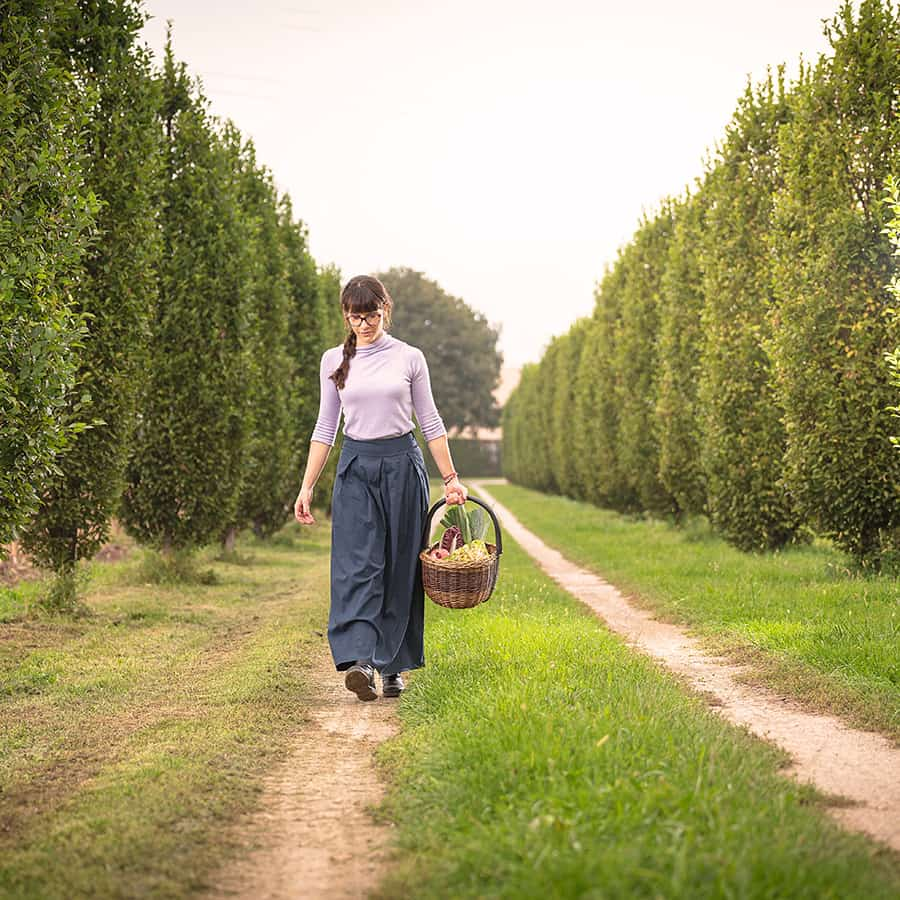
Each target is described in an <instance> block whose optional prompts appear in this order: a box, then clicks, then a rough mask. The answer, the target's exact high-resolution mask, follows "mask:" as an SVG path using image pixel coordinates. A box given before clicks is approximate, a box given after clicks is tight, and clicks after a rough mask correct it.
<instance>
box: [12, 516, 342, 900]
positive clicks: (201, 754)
mask: <svg viewBox="0 0 900 900" xmlns="http://www.w3.org/2000/svg"><path fill="white" fill-rule="evenodd" d="M317 518H319V522H318V523H317V525H315V526H312V527H303V528H301V526H299V525H296V524H292V525H289V526H287V527H286V528H285V529H284V530H283V531H282V532H281V533H280V534H279V535H277V536H276V537H275V538H274V539H273V540H272V541H271V542H267V543H265V544H264V543H261V542H257V541H255V540H253V539H252V538H246V539H244V540H242V541H240V542H239V544H238V553H236V554H234V555H233V556H232V557H231V558H230V560H229V561H227V562H226V561H221V560H218V559H216V557H215V551H214V550H213V549H210V550H208V551H206V552H204V553H203V554H201V560H200V562H201V564H202V565H203V566H206V567H207V569H208V570H211V571H212V572H213V573H214V575H215V581H216V583H215V584H202V583H201V584H193V585H177V584H168V585H158V584H148V583H144V582H143V581H142V580H141V579H142V577H144V576H143V575H142V572H144V571H145V569H144V566H143V564H142V558H141V557H142V555H141V553H140V552H139V551H135V552H133V553H132V554H131V556H129V558H127V559H126V560H123V561H120V562H117V563H110V564H93V566H92V570H93V580H92V587H91V590H90V594H89V595H88V597H87V601H88V605H89V607H90V609H91V611H92V614H91V615H90V616H89V617H87V618H83V619H76V620H74V621H72V620H66V619H51V618H39V619H27V618H24V617H23V616H22V612H23V610H24V608H25V607H26V606H27V600H28V595H29V592H32V591H36V590H38V589H39V585H37V584H23V585H21V586H19V587H17V588H16V589H15V590H12V591H10V590H7V591H5V592H3V593H0V597H2V598H3V601H0V605H3V608H4V610H5V611H4V613H3V618H5V620H6V621H4V622H3V623H2V624H0V896H3V897H4V898H6V897H9V898H26V897H27V898H41V900H46V898H73V897H109V898H115V897H142V898H143V897H159V898H162V897H184V896H187V895H188V894H190V893H191V892H192V891H194V890H198V889H200V888H202V887H203V886H204V885H205V884H206V882H207V879H208V877H209V875H210V873H211V872H213V871H214V870H215V868H216V866H217V865H218V864H219V863H220V862H222V861H223V860H224V859H226V858H227V857H228V855H229V853H230V849H231V848H230V847H229V844H228V841H229V838H228V837H227V831H225V830H224V829H223V826H224V825H226V824H228V823H229V822H231V821H232V820H233V819H234V818H235V817H237V816H238V815H239V814H240V813H242V812H244V811H246V810H247V809H249V808H250V807H252V805H253V804H254V802H255V801H256V799H257V797H258V792H259V788H260V779H261V776H262V774H263V773H264V771H265V770H266V768H267V767H268V766H270V765H272V764H274V763H275V762H276V761H277V759H278V758H279V755H280V754H281V752H282V751H283V750H284V749H285V748H286V747H287V745H288V739H289V736H290V734H291V733H292V732H295V731H296V729H297V727H298V726H300V727H302V723H303V721H304V718H305V717H304V701H305V696H306V693H307V688H306V687H305V685H304V674H303V670H304V663H305V658H306V656H307V655H308V653H309V652H310V651H311V650H314V651H315V652H317V653H318V652H319V651H320V648H319V647H318V646H317V645H318V644H321V643H323V642H325V640H326V638H325V637H324V635H323V634H322V633H321V632H322V631H324V626H325V624H326V622H327V610H328V559H329V556H328V553H329V542H330V533H329V527H330V526H329V521H328V519H326V518H325V517H324V516H319V517H317ZM204 571H206V570H204ZM4 603H5V605H4Z"/></svg>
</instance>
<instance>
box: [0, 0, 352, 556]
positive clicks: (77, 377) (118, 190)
mask: <svg viewBox="0 0 900 900" xmlns="http://www.w3.org/2000/svg"><path fill="white" fill-rule="evenodd" d="M3 6H4V12H3V17H2V19H0V54H2V59H0V62H2V69H3V72H4V78H5V81H6V84H5V90H4V93H3V95H2V98H3V99H2V103H0V134H2V137H3V140H2V141H0V204H2V209H0V213H2V214H0V254H2V257H3V260H4V265H3V270H2V271H3V274H2V277H0V362H2V367H0V372H2V375H0V545H2V544H4V543H6V542H7V541H9V540H10V539H13V538H16V537H18V538H20V539H21V540H22V541H23V543H24V544H25V546H26V549H27V550H28V551H29V552H31V553H32V554H34V555H35V556H36V557H37V558H38V560H39V561H40V562H42V563H44V564H45V565H49V566H52V567H54V568H56V569H57V571H59V572H61V573H66V572H71V571H72V570H73V569H74V567H75V563H76V562H77V561H78V560H79V559H82V558H85V557H90V556H91V555H92V554H93V553H94V552H95V551H96V549H97V548H98V547H99V546H100V545H101V544H102V543H103V541H104V540H105V539H106V537H107V535H108V528H109V522H110V518H111V517H112V516H113V515H118V516H119V517H120V518H121V520H122V521H123V522H124V524H125V526H126V528H127V529H128V530H129V531H130V532H131V533H132V534H133V535H134V536H136V537H137V538H138V539H139V540H140V541H142V542H145V543H147V544H149V545H152V546H156V547H160V548H167V549H175V548H188V549H189V548H192V547H195V546H198V545H201V544H204V543H207V542H210V541H214V540H224V541H226V543H227V542H228V541H229V540H230V539H231V538H232V537H233V535H234V533H235V532H236V530H238V529H240V528H244V527H252V528H253V529H254V530H255V531H256V532H257V533H258V534H260V535H263V536H265V535H268V534H271V533H273V532H274V531H275V530H276V529H277V528H279V527H280V526H281V525H282V524H283V523H284V522H285V521H287V520H288V519H289V518H290V516H291V512H292V503H293V500H294V496H295V494H296V489H297V487H298V485H299V479H300V474H301V472H302V469H303V466H304V464H305V454H306V452H307V451H308V442H307V439H308V435H309V432H310V431H311V429H312V425H313V422H314V419H315V415H316V409H317V398H318V371H317V368H316V367H315V366H309V365H308V362H309V360H311V359H318V358H319V356H320V355H321V352H322V350H323V349H324V348H325V347H326V346H331V345H333V344H335V343H337V342H338V341H339V340H340V336H341V321H340V314H339V305H338V303H337V296H338V292H339V274H338V273H337V272H336V271H334V270H333V269H332V268H323V269H319V267H317V266H316V264H315V261H314V260H313V259H312V257H311V256H310V254H309V250H308V241H307V233H306V229H305V226H304V225H303V224H302V223H301V222H299V221H296V220H295V219H294V215H293V210H292V207H291V202H290V198H289V197H288V196H286V195H282V196H279V194H278V192H277V191H276V189H275V186H274V184H273V181H272V177H271V174H270V173H269V172H268V170H266V169H265V167H263V166H262V165H261V164H260V163H259V162H258V161H257V159H256V155H255V151H254V148H253V144H252V142H250V141H249V140H246V139H245V138H244V137H242V135H241V134H240V132H239V131H238V129H237V128H236V127H235V126H234V125H233V124H232V123H230V122H224V123H223V122H220V121H219V120H217V119H215V118H214V117H213V116H211V115H210V113H209V111H208V109H207V106H208V104H207V101H206V100H205V98H204V97H203V95H202V92H201V90H200V88H199V85H198V84H197V83H196V82H195V81H194V80H192V79H191V77H190V76H189V74H188V72H187V70H186V68H185V66H184V64H178V63H176V61H175V59H174V57H173V54H172V49H171V41H169V43H168V44H167V48H166V53H165V59H164V61H163V64H162V66H161V68H160V69H159V70H157V69H156V68H155V66H154V61H153V59H152V58H151V56H150V55H149V53H148V51H147V50H146V49H145V48H143V47H141V46H139V44H138V33H139V31H140V29H141V27H142V26H143V23H144V21H145V18H146V16H145V13H144V12H143V11H142V9H141V5H140V3H139V2H138V0H96V2H93V3H90V4H84V3H80V2H77V0H51V2H45V3H40V4H36V3H33V2H28V0H12V2H6V3H4V4H3ZM304 363H305V364H304ZM332 468H333V466H332ZM328 477H330V474H329V475H326V480H327V478H328ZM326 493H327V489H326Z"/></svg>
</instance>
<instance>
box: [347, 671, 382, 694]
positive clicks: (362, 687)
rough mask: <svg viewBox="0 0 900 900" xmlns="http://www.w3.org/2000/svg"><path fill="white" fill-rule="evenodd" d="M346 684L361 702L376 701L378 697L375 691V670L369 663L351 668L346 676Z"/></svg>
mask: <svg viewBox="0 0 900 900" xmlns="http://www.w3.org/2000/svg"><path fill="white" fill-rule="evenodd" d="M344 684H345V685H346V687H347V690H348V691H353V693H354V694H356V696H357V697H359V699H360V700H374V699H375V698H376V697H377V696H378V692H377V691H376V690H375V669H374V668H373V667H372V666H370V665H369V664H368V663H359V662H358V663H356V664H355V665H353V666H350V668H349V669H347V674H346V675H345V676H344Z"/></svg>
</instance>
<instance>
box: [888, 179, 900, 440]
mask: <svg viewBox="0 0 900 900" xmlns="http://www.w3.org/2000/svg"><path fill="white" fill-rule="evenodd" d="M885 195H886V196H885V199H886V201H887V203H888V205H889V207H890V210H891V219H890V221H889V222H887V224H886V225H885V230H886V232H887V234H888V237H889V238H890V240H891V244H893V246H894V259H895V261H896V262H897V268H896V269H895V270H894V276H893V278H891V282H890V284H889V285H888V290H889V291H890V292H891V296H892V297H893V298H894V303H895V304H896V305H895V306H894V307H893V309H892V310H891V315H892V316H893V317H894V325H895V326H900V182H898V180H897V179H896V178H894V177H893V176H889V177H888V179H887V186H886V191H885ZM885 362H887V364H888V372H889V373H890V379H891V385H892V386H893V387H894V389H895V392H894V402H895V403H896V404H897V405H896V406H889V407H888V409H887V411H888V412H889V413H891V414H892V415H893V417H894V418H895V419H900V346H897V347H895V348H894V350H893V352H890V353H886V354H885ZM894 427H895V428H896V427H897V425H896V424H895V425H894ZM890 440H891V443H892V444H893V445H894V446H895V447H896V448H897V449H898V450H900V435H891V439H890Z"/></svg>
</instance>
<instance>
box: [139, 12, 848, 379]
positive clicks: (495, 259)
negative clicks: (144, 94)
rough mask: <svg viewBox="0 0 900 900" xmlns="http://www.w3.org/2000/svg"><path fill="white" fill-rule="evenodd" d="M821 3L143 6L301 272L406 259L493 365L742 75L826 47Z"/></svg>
mask: <svg viewBox="0 0 900 900" xmlns="http://www.w3.org/2000/svg"><path fill="white" fill-rule="evenodd" d="M837 8H838V2H837V0H756V2H754V3H753V4H748V3H747V2H746V0H744V2H740V3H738V2H730V0H682V2H680V3H672V2H671V0H667V2H662V0H634V2H630V3H621V2H620V3H615V4H611V3H606V2H596V3H592V2H586V0H555V2H552V3H536V2H525V0H443V2H438V0H256V2H254V3H252V4H251V3H248V2H246V0H146V2H145V9H146V10H147V11H148V12H149V13H150V15H151V16H152V17H153V18H152V19H151V20H150V22H149V23H148V24H147V26H146V28H145V31H144V37H145V39H146V41H147V43H148V44H149V45H150V46H151V48H153V50H154V51H155V52H157V53H158V54H160V56H161V52H162V47H163V44H164V39H165V22H166V19H172V20H173V24H174V41H173V42H174V47H175V52H176V55H177V57H178V58H179V59H181V60H184V61H185V62H186V63H187V64H188V67H189V69H190V70H191V72H192V73H193V74H195V75H199V76H200V77H201V78H202V80H203V83H204V90H205V93H206V94H207V96H208V97H209V99H210V101H211V109H212V112H213V113H215V114H216V115H218V116H221V117H223V118H224V117H228V118H231V119H233V120H234V122H235V124H236V125H237V126H238V127H239V128H240V129H241V131H242V132H243V133H244V134H246V135H248V136H250V137H252V138H253V141H254V143H255V144H256V148H257V153H258V157H259V159H260V161H261V162H263V163H264V164H265V165H267V166H268V167H269V168H270V169H271V170H272V172H273V174H274V176H275V180H276V183H277V185H278V187H279V188H280V189H281V190H285V191H287V192H289V193H290V195H291V198H292V200H293V203H294V210H295V214H296V215H297V217H298V218H300V219H302V220H303V221H304V222H305V223H306V224H307V225H308V228H309V236H310V249H311V252H312V254H313V256H314V257H315V259H316V261H317V262H319V263H320V264H323V263H329V262H332V263H335V264H337V265H338V266H339V267H340V269H341V273H342V284H343V283H344V282H346V281H347V280H348V279H349V278H350V277H351V276H353V275H356V274H362V273H371V272H376V271H380V270H383V269H387V268H389V267H391V266H409V267H411V268H414V269H417V270H419V271H421V272H424V273H425V274H426V275H427V276H428V277H429V278H433V279H434V280H436V281H437V282H438V283H439V284H440V285H441V286H442V287H443V288H444V289H445V290H446V291H448V292H449V293H451V294H454V295H456V296H458V297H462V298H463V299H464V300H465V301H466V302H467V303H469V304H470V305H471V306H472V307H474V308H475V309H477V310H479V311H480V312H482V313H484V315H485V316H486V317H487V319H488V320H489V321H490V322H491V323H492V324H495V325H500V327H501V335H500V345H501V349H502V351H503V354H504V358H505V362H506V364H507V365H521V364H522V363H524V362H529V361H533V360H537V359H539V358H540V356H541V353H542V352H543V348H544V347H545V346H546V344H547V341H548V340H549V338H550V337H552V336H553V335H556V334H560V333H562V332H564V331H566V330H567V329H568V327H569V325H570V324H571V323H572V322H573V321H574V320H575V319H577V318H578V317H579V316H582V315H586V314H588V313H590V311H591V309H592V308H593V291H594V287H595V284H596V282H597V281H598V280H599V278H600V276H601V275H602V273H603V267H604V264H606V263H607V262H611V261H612V260H613V259H615V256H616V252H617V249H618V247H619V246H620V245H621V244H623V243H625V242H627V240H628V239H629V238H630V236H631V235H632V234H633V232H634V230H635V228H636V226H637V224H638V221H639V219H640V216H641V213H642V211H643V210H647V211H653V210H654V209H655V208H656V206H657V204H658V203H659V202H660V200H661V199H662V198H663V197H665V196H667V195H672V194H678V193H680V192H681V191H682V190H683V189H684V188H685V187H687V186H688V185H689V184H692V183H693V180H694V179H695V178H696V177H698V176H700V175H701V174H702V172H703V160H704V157H705V155H706V153H707V151H709V150H712V149H713V148H714V146H715V143H716V141H717V140H719V139H720V138H721V137H722V135H723V133H724V128H725V125H726V123H727V122H728V120H729V118H730V116H731V113H732V112H733V110H734V107H735V104H736V101H737V99H738V97H739V95H740V94H741V92H742V91H743V89H744V86H745V84H746V79H747V77H748V75H750V76H752V77H753V78H754V79H758V78H762V77H764V76H765V71H766V66H767V65H772V66H773V67H774V66H777V64H779V63H782V62H783V63H786V64H787V71H788V74H789V76H790V77H791V78H793V76H794V74H795V73H796V70H797V63H798V60H799V58H800V55H801V54H802V55H803V56H804V57H805V58H807V59H815V58H816V57H817V56H818V54H819V53H820V52H824V51H825V50H826V49H827V44H826V41H825V38H824V36H823V34H822V25H821V21H822V19H823V18H831V17H832V16H833V14H834V12H835V11H836V10H837Z"/></svg>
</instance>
